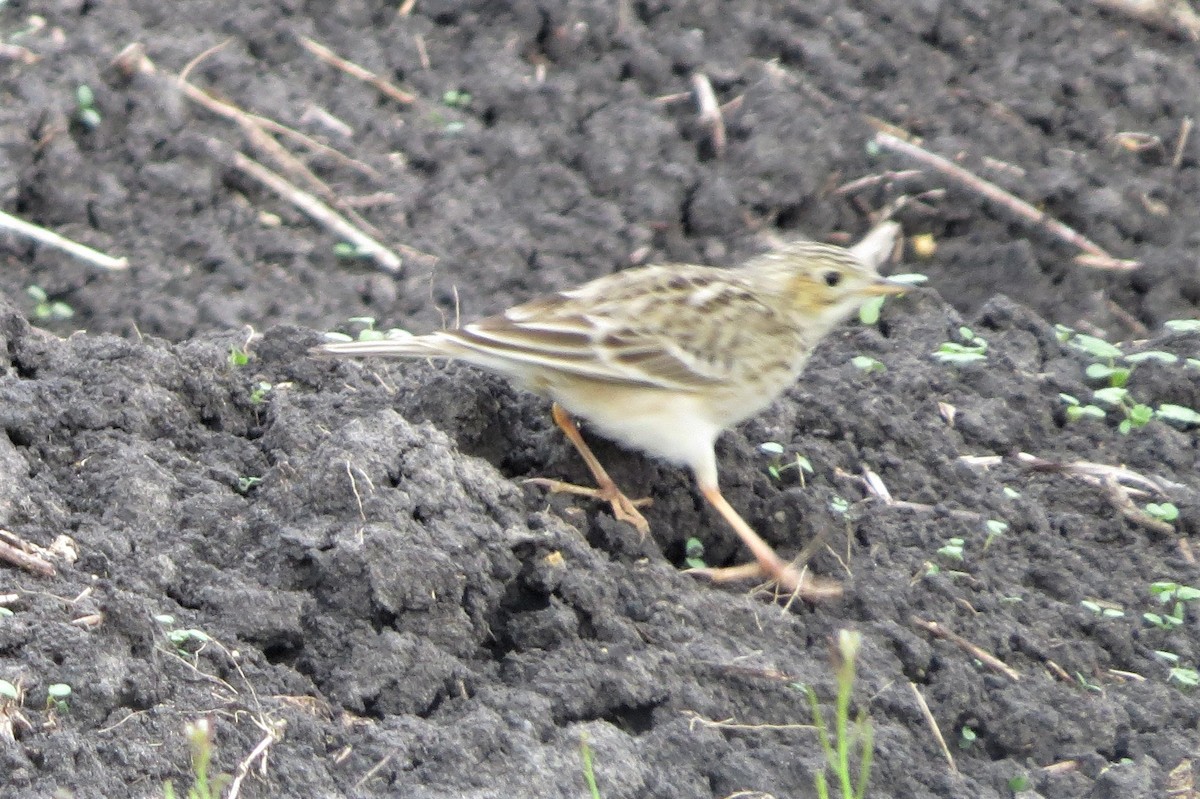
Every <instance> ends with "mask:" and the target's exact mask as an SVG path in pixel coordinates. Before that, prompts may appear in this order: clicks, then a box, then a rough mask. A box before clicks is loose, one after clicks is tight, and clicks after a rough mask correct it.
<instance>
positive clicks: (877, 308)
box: [858, 272, 929, 327]
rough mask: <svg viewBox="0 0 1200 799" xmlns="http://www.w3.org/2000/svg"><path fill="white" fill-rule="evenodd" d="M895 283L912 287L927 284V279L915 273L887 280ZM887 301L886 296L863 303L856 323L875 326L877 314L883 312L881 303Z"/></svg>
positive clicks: (872, 298) (877, 319) (895, 276)
mask: <svg viewBox="0 0 1200 799" xmlns="http://www.w3.org/2000/svg"><path fill="white" fill-rule="evenodd" d="M888 279H889V280H891V281H894V282H896V283H908V284H909V285H912V286H919V285H920V284H922V283H927V282H929V278H928V277H927V276H925V275H922V274H918V273H916V272H913V273H906V274H901V275H892V276H891V277H890V278H888ZM886 300H887V296H886V295H884V296H880V297H871V298H870V299H869V300H867V301H866V302H864V303H863V304H862V305H861V306H859V309H858V321H859V322H861V323H862V324H864V325H867V326H868V327H870V326H872V325H874V324H876V323H877V322H878V321H879V314H880V312H881V311H882V310H883V303H884V302H885V301H886Z"/></svg>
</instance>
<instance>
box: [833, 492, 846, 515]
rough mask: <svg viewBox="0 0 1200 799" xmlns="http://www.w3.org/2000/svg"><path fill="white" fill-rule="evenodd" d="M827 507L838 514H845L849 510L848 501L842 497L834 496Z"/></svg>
mask: <svg viewBox="0 0 1200 799" xmlns="http://www.w3.org/2000/svg"><path fill="white" fill-rule="evenodd" d="M829 509H830V510H832V511H833V512H834V513H836V514H838V515H839V516H845V515H846V514H847V513H848V512H849V511H850V503H849V502H848V501H847V500H846V499H844V498H842V497H834V498H833V499H831V500H830V501H829Z"/></svg>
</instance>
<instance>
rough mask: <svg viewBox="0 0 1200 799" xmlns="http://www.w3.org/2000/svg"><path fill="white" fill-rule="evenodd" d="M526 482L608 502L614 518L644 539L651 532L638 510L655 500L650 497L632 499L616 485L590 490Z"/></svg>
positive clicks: (534, 480)
mask: <svg viewBox="0 0 1200 799" xmlns="http://www.w3.org/2000/svg"><path fill="white" fill-rule="evenodd" d="M525 482H526V483H532V484H533V485H539V486H541V487H542V488H545V489H546V490H548V491H549V492H550V493H552V494H574V495H576V496H580V497H591V498H592V499H598V500H601V501H602V502H607V503H608V504H609V505H611V506H612V510H613V516H616V517H617V518H618V519H619V520H621V521H623V522H628V523H629V524H631V525H633V527H634V529H635V530H637V531H638V532H639V533H640V534H641V536H642V537H643V538H645V537H646V534H647V533H649V532H650V522H648V521H646V517H645V516H643V515H642V514H641V513H640V512H639V511H638V508H644V507H646V506H647V505H650V504H651V503H652V502H653V501H654V500H652V499H650V498H649V497H645V498H643V499H630V498H629V497H627V496H625V495H624V494H623V493H621V489H619V488H617V486H616V484H615V483H610V484H609V485H607V486H600V487H599V488H588V487H587V486H581V485H575V484H574V483H564V482H563V481H561V480H550V479H548V478H546V477H531V478H529V479H528V480H526V481H525Z"/></svg>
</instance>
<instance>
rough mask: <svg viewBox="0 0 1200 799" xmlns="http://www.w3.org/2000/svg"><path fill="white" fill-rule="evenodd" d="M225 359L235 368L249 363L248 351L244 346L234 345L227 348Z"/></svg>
mask: <svg viewBox="0 0 1200 799" xmlns="http://www.w3.org/2000/svg"><path fill="white" fill-rule="evenodd" d="M225 360H226V362H228V364H229V365H230V366H232V367H233V368H235V369H237V368H240V367H242V366H245V365H246V364H248V363H250V353H249V351H247V350H246V348H245V347H239V346H237V345H234V346H232V347H230V348H229V356H228V357H227V358H226V359H225Z"/></svg>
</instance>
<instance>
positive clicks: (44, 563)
mask: <svg viewBox="0 0 1200 799" xmlns="http://www.w3.org/2000/svg"><path fill="white" fill-rule="evenodd" d="M38 549H39V548H38V547H35V546H34V545H33V544H30V543H29V542H28V541H25V540H24V539H23V538H21V537H20V536H17V535H14V534H13V533H10V532H9V531H8V530H0V560H3V561H7V562H9V563H11V564H12V565H14V566H20V567H21V568H22V569H26V570H28V571H31V572H33V573H34V574H40V575H42V576H43V577H53V576H54V575H55V574H57V573H58V570H57V569H55V568H54V564H52V563H51V562H50V561H48V560H46V559H45V558H44V557H42V556H41V554H40V553H39V552H38Z"/></svg>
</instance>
